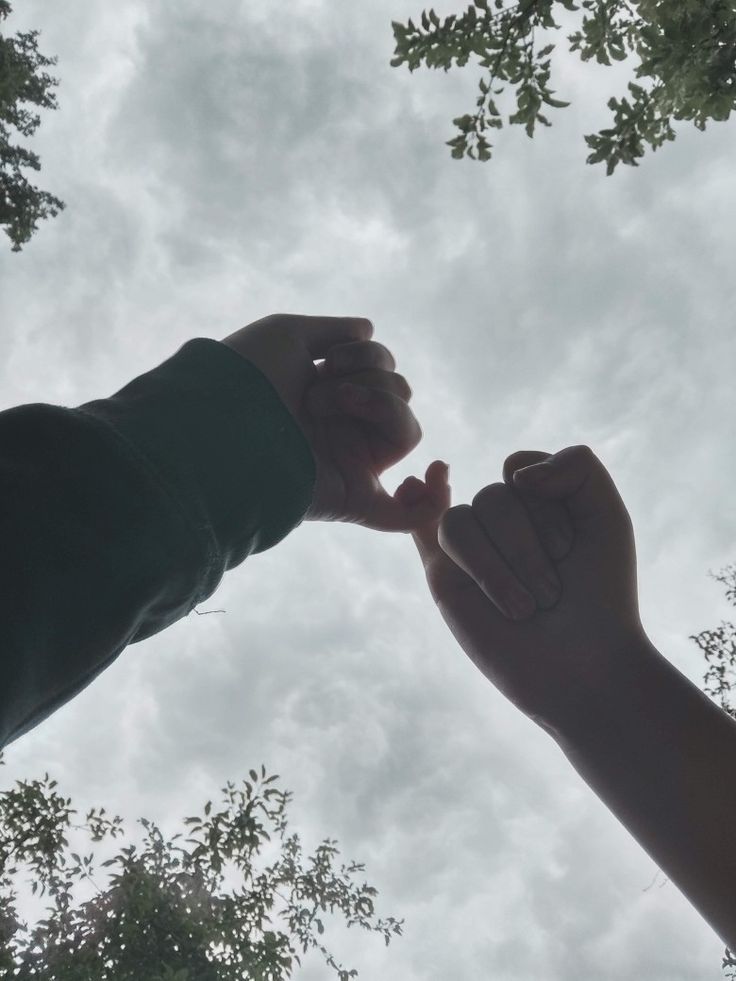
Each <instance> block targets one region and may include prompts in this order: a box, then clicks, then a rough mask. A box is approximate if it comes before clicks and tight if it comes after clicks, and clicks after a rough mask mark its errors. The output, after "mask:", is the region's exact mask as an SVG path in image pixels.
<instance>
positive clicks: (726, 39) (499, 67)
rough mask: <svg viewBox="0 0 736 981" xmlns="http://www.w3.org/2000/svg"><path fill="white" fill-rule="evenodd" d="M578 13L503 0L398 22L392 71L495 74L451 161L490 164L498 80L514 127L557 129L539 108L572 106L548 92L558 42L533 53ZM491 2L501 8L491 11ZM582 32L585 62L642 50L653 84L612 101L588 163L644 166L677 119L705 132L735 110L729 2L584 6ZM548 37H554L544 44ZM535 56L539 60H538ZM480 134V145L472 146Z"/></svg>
mask: <svg viewBox="0 0 736 981" xmlns="http://www.w3.org/2000/svg"><path fill="white" fill-rule="evenodd" d="M560 5H561V6H562V7H564V8H565V9H566V10H569V11H577V10H579V9H580V7H579V6H576V5H575V3H573V0H520V2H517V3H512V4H511V5H510V6H506V7H504V0H493V3H492V5H491V4H490V3H489V0H474V3H473V4H472V5H471V6H470V7H469V8H468V10H467V12H466V13H465V14H463V15H461V16H459V17H458V16H457V15H456V14H452V15H450V16H449V17H446V18H445V20H444V22H440V19H439V17H438V16H437V14H436V13H435V12H434V10H433V9H432V10H430V11H429V13H427V12H426V11H423V12H422V15H421V26H415V24H414V23H413V22H412V20H411V19H410V20H409V22H408V24H406V25H403V24H400V23H398V22H396V21H392V27H393V31H394V39H395V41H396V50H395V52H394V54H395V55H396V57H395V58H393V60H392V61H391V64H392V65H393V66H394V67H398V66H400V65H402V64H404V62H406V63H407V65H408V67H409V71H414V69H415V68H418V67H419V65H420V64H421V63H422V62H424V63H425V64H426V66H427V67H428V68H444V70H445V71H448V69H449V68H450V67H451V65H452V62H453V59H455V62H456V63H457V65H459V66H462V65H465V64H466V63H467V61H468V59H469V58H470V56H471V55H476V56H477V57H478V58H479V63H480V65H481V67H483V68H486V69H488V75H487V76H486V77H484V78H481V80H480V83H479V88H480V96H479V97H478V99H477V102H476V105H477V106H478V110H477V112H476V113H475V114H466V115H464V116H458V117H457V118H456V119H453V123H454V124H455V126H457V127H458V129H459V130H460V135H459V136H456V137H455V138H454V139H452V140H448V141H447V146H451V147H452V148H453V149H452V156H453V157H456V158H458V159H459V158H462V156H463V155H464V154H465V153H466V152H467V155H468V156H469V157H471V158H472V159H474V160H475V159H478V160H490V158H491V152H490V150H491V146H492V144H490V143H488V141H487V140H486V138H485V136H484V133H485V131H486V128H487V127H488V128H497V129H500V128H501V127H502V126H503V123H502V121H501V113H500V112H499V110H498V108H497V107H496V103H495V102H494V99H493V96H495V95H500V94H501V93H502V92H503V85H502V86H501V87H500V88H493V86H494V85H496V84H498V83H499V82H508V83H510V84H511V85H516V86H517V91H516V112H515V113H513V114H512V115H510V116H509V119H508V121H509V123H512V124H513V123H516V124H519V125H523V126H525V127H526V133H527V136H530V137H533V136H534V127H535V124H536V123H537V122H539V123H542V124H543V125H544V126H550V125H551V123H550V122H549V120H548V119H547V118H546V117H545V116H544V115H543V114H542V112H540V110H541V109H542V107H543V106H550V107H551V108H554V109H562V108H564V107H565V106H569V105H570V103H569V102H562V101H560V100H558V99H554V98H553V97H552V93H553V91H554V90H551V89H550V88H549V87H548V82H549V78H550V61H549V58H548V56H549V55H550V54H551V53H552V51H554V49H555V45H554V44H545V45H544V47H542V48H541V49H540V50H539V51H536V52H535V49H534V45H535V29H538V28H552V29H559V27H560V25H559V24H557V23H556V22H555V20H554V18H553V16H552V11H553V8H555V7H557V9H558V10H559V6H560ZM491 6H493V8H494V9H495V12H492V11H491V9H490V8H491ZM582 8H583V10H584V11H586V12H587V13H585V14H584V15H583V19H582V23H581V28H582V30H580V31H576V32H575V33H574V34H571V35H568V38H567V39H568V41H570V50H571V51H579V52H580V57H581V58H582V60H583V61H589V60H590V59H591V58H593V57H595V59H596V61H597V62H598V63H599V64H601V65H610V64H611V59H612V58H613V60H614V61H624V60H625V59H626V58H627V57H629V55H631V54H635V55H636V56H637V58H638V64H637V65H636V68H635V70H634V77H635V78H637V79H651V80H652V81H651V83H650V84H649V86H648V87H644V85H637V84H636V83H635V82H629V84H628V89H629V92H630V94H631V96H632V99H631V101H629V99H627V98H622V99H620V100H619V99H616V98H611V99H610V100H609V101H608V108H609V109H610V110H611V111H612V112H613V114H614V119H613V126H612V127H610V128H608V129H602V130H601V131H600V132H599V133H597V134H594V135H588V136H586V137H585V142H586V143H587V144H588V147H589V148H590V149H591V150H592V151H593V153H591V154H590V155H589V156H588V157H587V158H586V162H587V163H591V164H592V163H601V162H603V161H605V162H606V173H607V174H608V175H610V174H612V173H613V171H614V169H615V167H616V165H617V164H618V163H625V164H630V165H631V166H633V167H638V163H637V158H639V157H642V156H643V155H644V148H643V143H644V142H646V143H648V144H649V145H650V146H651V147H652V149H653V150H656V149H657V148H658V147H660V146H662V144H663V143H664V141H665V140H674V138H675V134H674V132H673V130H672V127H671V126H670V120H671V119H672V118H674V119H678V120H679V119H689V120H692V121H693V123H694V125H695V126H696V127H697V128H698V129H700V130H704V129H705V124H706V120H708V119H715V120H725V119H728V117H729V115H730V113H731V110H732V109H733V108H734V107H735V106H736V8H735V7H734V4H733V3H731V2H729V0H665V2H663V0H582ZM545 40H547V38H545ZM535 57H536V62H535ZM473 138H475V140H476V142H477V147H478V156H477V158H476V156H475V152H474V148H473V146H472V145H471V146H470V147H469V146H468V140H469V139H470V140H471V141H472V140H473Z"/></svg>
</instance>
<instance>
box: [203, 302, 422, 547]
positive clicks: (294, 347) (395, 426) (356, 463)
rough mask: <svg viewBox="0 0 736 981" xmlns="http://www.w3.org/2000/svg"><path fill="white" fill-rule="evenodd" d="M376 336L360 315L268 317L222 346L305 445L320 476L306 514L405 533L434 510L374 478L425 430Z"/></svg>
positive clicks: (408, 391) (311, 518)
mask: <svg viewBox="0 0 736 981" xmlns="http://www.w3.org/2000/svg"><path fill="white" fill-rule="evenodd" d="M372 336H373V325H372V324H371V322H370V321H369V320H365V319H363V318H360V317H306V316H299V315H294V314H272V315H271V316H268V317H264V318H262V319H261V320H257V321H255V322H254V323H252V324H248V325H247V326H246V327H243V328H242V329H241V330H239V331H236V333H234V334H231V335H230V336H229V337H226V338H225V339H224V340H223V342H222V343H223V344H226V345H227V346H228V347H231V348H232V349H233V350H234V351H237V352H238V354H240V355H242V357H244V358H246V359H247V360H248V361H251V362H252V363H253V364H254V365H255V366H256V367H257V368H259V369H260V371H262V372H263V374H264V375H266V377H267V378H268V379H269V380H270V382H271V384H272V385H273V386H274V388H275V389H276V391H277V392H278V394H279V396H280V397H281V400H282V401H283V402H284V404H285V405H286V407H287V408H288V410H289V412H290V413H291V415H292V416H293V417H294V420H295V421H296V423H297V424H298V425H299V427H300V429H301V431H302V433H303V434H304V436H305V438H306V439H307V442H308V443H309V446H310V448H311V450H312V455H313V457H314V460H315V466H316V480H315V487H314V494H313V498H312V504H311V505H310V507H309V510H308V511H307V513H306V514H305V516H304V519H305V520H306V521H350V522H355V523H357V524H362V525H365V526H366V527H368V528H375V529H378V530H381V531H410V530H411V529H413V528H416V527H418V526H419V525H421V524H425V523H426V522H427V521H430V520H432V519H433V518H436V517H437V513H436V509H435V508H434V507H433V505H432V503H431V502H429V501H428V500H427V499H422V500H419V501H417V502H415V503H414V504H404V503H402V502H401V501H399V500H398V499H397V498H396V497H395V496H390V495H389V494H388V493H387V492H386V491H385V489H384V488H383V487H382V485H381V482H380V480H379V477H380V475H381V473H383V471H384V470H386V469H387V468H388V467H390V466H392V465H393V464H394V463H396V462H398V461H399V460H401V459H402V458H403V457H405V456H406V455H407V454H408V453H410V452H411V450H413V449H414V447H415V446H416V445H417V444H418V443H419V441H420V440H421V437H422V431H421V429H420V428H419V423H418V422H417V420H416V419H415V418H414V415H413V414H412V412H411V410H410V408H409V406H408V404H407V403H408V401H409V399H410V398H411V389H410V388H409V386H408V384H407V382H406V380H405V379H404V378H403V377H402V376H401V375H399V374H396V372H395V371H394V368H395V362H394V358H393V355H392V354H391V352H390V351H388V350H387V349H386V348H385V347H383V345H382V344H378V343H376V342H374V341H372V340H371V337H372ZM341 358H345V359H346V364H345V366H344V367H343V366H342V365H341V364H340V359H341ZM321 359H324V360H322V363H321V364H319V365H315V363H314V362H315V361H319V360H321ZM345 382H349V383H353V384H357V385H360V386H363V387H364V388H365V390H366V391H367V392H368V395H369V398H368V401H367V402H365V403H361V402H357V401H355V400H354V399H353V398H352V397H351V396H350V395H349V394H348V393H347V392H346V390H345V389H343V388H342V387H341V386H343V385H344V383H345Z"/></svg>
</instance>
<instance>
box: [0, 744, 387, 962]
mask: <svg viewBox="0 0 736 981" xmlns="http://www.w3.org/2000/svg"><path fill="white" fill-rule="evenodd" d="M0 763H2V754H0ZM249 778H250V779H248V780H243V781H242V788H236V786H235V784H234V783H232V782H230V781H228V783H227V786H226V787H223V788H222V793H223V798H222V803H223V805H224V806H223V807H221V808H219V809H217V808H214V809H213V805H212V801H207V803H206V804H205V805H204V807H203V808H202V810H201V813H200V814H198V815H194V816H192V817H187V818H185V820H184V826H185V827H186V831H185V832H182V833H178V834H175V835H174V836H173V837H172V838H171V839H168V840H166V839H165V838H164V836H163V835H162V833H161V831H160V829H159V828H158V827H157V825H156V824H154V822H152V821H149V820H147V819H146V818H139V823H140V824H141V825H142V826H143V828H144V829H145V838H144V841H143V847H142V849H141V850H140V851H139V850H138V846H136V845H135V844H133V845H130V846H129V847H127V848H122V849H120V851H119V852H118V854H116V855H114V856H113V857H111V858H108V859H107V860H105V861H102V862H101V863H100V868H109V869H113V868H114V869H115V870H114V871H112V872H110V873H107V874H108V876H109V880H108V882H107V883H106V884H105V886H104V887H101V886H100V885H99V884H98V883H97V882H96V881H95V879H94V877H93V876H94V874H95V871H96V867H97V866H96V862H95V852H94V850H93V851H91V852H90V853H89V855H84V854H79V853H77V852H73V851H70V846H69V841H68V838H67V834H68V832H69V829H70V828H76V829H78V830H79V831H81V832H83V833H84V834H86V835H88V836H89V838H90V839H91V841H92V842H93V843H100V842H103V841H105V840H106V839H111V840H112V839H115V838H116V837H117V836H118V835H122V834H124V833H125V832H124V831H123V828H122V818H121V817H119V816H116V817H113V818H110V817H108V816H106V814H105V808H104V807H103V808H99V809H96V808H93V809H92V810H90V811H89V813H87V815H86V819H85V823H84V824H72V822H71V815H73V814H76V813H77V812H76V810H74V809H72V808H71V806H70V805H71V798H68V797H67V798H64V797H63V796H61V795H60V794H58V793H57V791H56V790H55V787H56V785H57V784H56V781H55V780H50V779H49V775H48V773H47V774H45V777H44V779H43V780H41V781H39V780H30V781H17V782H16V785H15V787H14V788H12V789H11V790H6V791H4V792H3V793H1V794H0V977H2V978H18V979H19V981H31V979H39V981H89V979H90V978H94V979H95V981H236V979H237V981H241V979H249V981H282V979H287V978H290V977H291V975H292V971H293V969H294V965H295V964H297V965H298V964H300V963H301V961H300V953H301V954H305V953H306V952H307V951H309V950H311V949H316V950H318V951H319V952H320V954H321V955H322V957H323V958H324V960H325V962H326V964H327V966H328V967H330V968H332V970H333V971H334V973H335V974H336V975H337V978H338V981H349V979H350V978H353V977H357V974H358V972H357V971H356V970H355V969H350V970H348V969H346V968H344V967H342V966H341V965H339V964H338V963H337V962H336V961H335V959H334V957H333V956H332V954H331V953H330V952H329V950H328V949H327V947H326V946H325V945H324V943H323V940H322V935H323V934H324V932H325V922H326V917H325V914H327V913H330V914H333V913H337V914H340V915H341V917H342V919H343V920H344V921H345V922H346V924H347V926H348V927H351V926H360V927H362V928H363V929H366V930H370V931H374V932H376V933H379V934H381V935H382V936H383V938H384V939H385V942H386V944H387V945H388V944H389V942H390V940H391V938H392V936H394V935H400V934H401V927H402V923H403V920H396V919H394V918H393V917H388V918H386V919H378V918H377V917H376V915H375V912H374V897H375V896H376V894H377V891H376V889H375V888H373V887H372V886H370V885H368V883H366V882H359V881H358V880H357V879H356V876H357V874H358V873H359V872H362V871H363V870H364V866H363V865H360V864H358V863H357V862H350V863H349V864H347V865H346V864H342V865H340V867H339V868H338V867H337V865H336V859H337V856H338V855H339V849H338V847H337V842H336V841H335V840H333V839H329V838H326V839H325V840H324V841H322V843H321V844H320V845H319V846H318V847H317V849H316V850H315V851H314V853H313V854H312V855H310V856H309V857H307V856H304V855H303V853H302V845H301V842H300V839H299V836H298V835H297V834H294V833H291V834H288V833H287V828H288V821H287V815H286V806H287V804H288V803H289V801H290V800H291V797H292V795H291V793H290V792H288V791H282V790H280V789H278V787H277V786H276V781H277V780H278V779H279V777H278V775H273V776H267V775H266V769H265V767H263V766H262V767H261V769H260V772H258V771H256V770H251V771H250V772H249ZM184 835H186V836H187V837H186V839H185V844H186V845H189V846H190V847H188V848H187V847H182V844H176V842H177V841H179V839H181V838H183V837H184ZM269 843H272V844H269ZM274 844H275V845H276V846H277V848H276V855H275V857H273V858H272V859H271V860H270V861H267V860H266V857H265V856H264V855H263V854H262V852H263V851H264V850H267V851H268V852H269V853H272V852H273V851H274V847H273V846H274ZM24 870H25V872H26V873H27V872H28V871H30V872H31V874H32V877H33V878H32V893H33V894H35V893H36V892H37V891H38V893H39V895H44V894H45V893H46V891H48V893H49V895H50V897H51V898H52V900H53V903H52V904H51V905H50V906H49V907H48V908H47V911H48V914H49V915H48V916H47V918H46V919H43V920H41V921H40V922H38V923H37V924H36V926H35V928H34V929H32V930H31V929H29V927H28V925H27V924H26V923H22V922H21V921H20V920H19V919H18V910H17V901H18V894H17V891H16V889H15V888H14V883H15V882H17V881H19V876H20V875H21V874H22V873H23V872H24ZM226 875H229V876H230V878H231V879H232V878H234V879H236V880H237V886H235V887H234V888H232V889H227V890H226V891H223V890H222V885H223V882H224V880H225V877H226ZM82 880H87V881H88V882H89V883H90V884H92V886H93V887H94V888H95V889H96V895H94V896H93V898H92V899H90V900H88V901H86V902H81V903H78V902H76V899H75V896H74V894H73V890H74V889H75V888H76V887H78V886H79V884H80V883H81V882H82ZM276 921H279V922H278V923H277V922H276Z"/></svg>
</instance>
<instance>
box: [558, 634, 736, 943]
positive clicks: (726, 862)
mask: <svg viewBox="0 0 736 981" xmlns="http://www.w3.org/2000/svg"><path fill="white" fill-rule="evenodd" d="M633 664H635V665H636V669H635V670H632V669H631V668H627V671H626V673H625V674H622V675H621V677H619V678H617V679H612V682H611V685H610V687H609V688H608V689H607V691H606V692H605V694H604V696H603V697H600V698H591V701H590V703H589V705H588V708H589V710H590V711H589V712H587V713H586V716H585V717H584V718H581V719H579V720H578V721H577V722H576V723H575V724H571V725H569V726H567V727H563V728H564V729H565V731H563V732H556V733H553V735H554V738H555V739H556V741H557V743H558V745H559V746H560V748H561V749H562V751H563V752H564V754H565V756H567V758H568V759H569V760H570V762H571V763H572V765H573V766H574V767H575V769H576V770H577V772H578V773H579V774H580V776H581V777H582V778H583V780H585V782H586V783H587V784H588V786H589V787H590V788H591V789H592V790H594V791H595V793H596V794H597V795H598V797H599V798H600V799H601V800H602V801H603V803H604V804H605V805H606V806H607V807H608V808H609V809H610V810H611V811H612V812H613V814H615V816H616V817H617V818H618V819H619V821H620V822H621V823H622V824H623V825H624V827H625V828H626V829H627V830H628V831H629V832H630V833H631V834H632V835H633V836H634V838H636V840H637V841H638V842H639V844H640V845H641V846H642V848H643V849H644V850H645V851H646V852H647V854H648V855H649V856H650V857H651V858H652V860H653V861H654V862H656V863H657V865H658V866H659V867H660V868H661V869H662V871H663V872H664V873H665V874H666V875H667V876H668V877H669V878H670V879H671V880H672V882H673V883H674V884H675V885H676V886H677V887H678V889H680V891H681V892H682V893H683V895H684V896H685V897H686V898H687V899H688V900H689V901H690V902H691V903H692V905H693V906H694V907H695V909H697V910H698V912H699V913H700V915H701V916H702V917H703V918H704V919H705V920H706V921H707V922H708V923H709V924H710V925H711V927H712V928H713V929H714V930H715V932H716V933H717V934H718V936H719V937H720V938H721V940H722V941H723V942H724V943H725V944H726V946H728V947H729V948H730V949H731V950H736V835H734V829H735V828H736V721H734V720H733V719H732V718H731V717H730V716H729V715H728V713H726V712H724V711H723V710H722V709H721V708H719V707H718V706H717V705H715V704H714V703H713V702H712V701H711V700H710V699H709V698H708V697H707V696H706V695H705V694H703V692H701V691H700V690H699V689H698V688H696V687H695V685H693V684H692V682H690V681H689V680H688V679H687V678H686V677H685V676H684V675H683V674H682V673H681V672H680V671H678V670H677V668H676V667H675V666H674V665H673V664H671V663H670V662H669V661H668V660H667V659H666V658H665V657H663V656H662V655H661V654H660V653H659V652H658V651H656V650H655V649H654V647H652V645H651V644H645V646H644V647H643V648H642V650H641V651H640V652H638V653H637V656H636V658H635V659H634V661H633Z"/></svg>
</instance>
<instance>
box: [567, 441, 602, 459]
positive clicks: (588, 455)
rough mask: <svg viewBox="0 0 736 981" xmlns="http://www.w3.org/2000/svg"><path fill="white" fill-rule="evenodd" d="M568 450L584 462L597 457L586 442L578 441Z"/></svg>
mask: <svg viewBox="0 0 736 981" xmlns="http://www.w3.org/2000/svg"><path fill="white" fill-rule="evenodd" d="M570 452H571V453H574V454H575V456H576V457H579V458H580V459H581V460H584V461H585V462H586V463H592V462H593V461H594V460H597V459H598V458H597V457H596V455H595V453H594V452H593V451H592V450H591V448H590V447H589V446H588V445H587V443H578V444H577V445H576V446H572V447H571V448H570Z"/></svg>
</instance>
